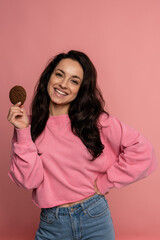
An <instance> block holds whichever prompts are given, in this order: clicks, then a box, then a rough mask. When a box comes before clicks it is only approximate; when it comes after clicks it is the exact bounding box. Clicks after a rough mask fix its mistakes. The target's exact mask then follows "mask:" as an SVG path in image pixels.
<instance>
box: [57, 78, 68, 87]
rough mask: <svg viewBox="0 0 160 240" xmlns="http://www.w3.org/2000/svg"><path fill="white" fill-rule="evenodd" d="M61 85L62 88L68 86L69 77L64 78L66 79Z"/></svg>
mask: <svg viewBox="0 0 160 240" xmlns="http://www.w3.org/2000/svg"><path fill="white" fill-rule="evenodd" d="M59 85H60V87H61V88H67V86H68V82H67V79H66V78H64V79H63V80H62V81H61V82H60V83H59Z"/></svg>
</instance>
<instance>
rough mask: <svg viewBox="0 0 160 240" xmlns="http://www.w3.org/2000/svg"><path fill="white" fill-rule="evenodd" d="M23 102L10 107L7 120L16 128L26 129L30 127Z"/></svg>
mask: <svg viewBox="0 0 160 240" xmlns="http://www.w3.org/2000/svg"><path fill="white" fill-rule="evenodd" d="M20 106H21V102H18V103H16V104H15V105H13V106H12V107H10V109H9V112H8V116H7V119H8V121H9V122H10V123H11V124H13V125H14V126H15V127H16V128H26V127H28V125H29V119H28V117H27V114H26V111H25V109H24V107H23V106H21V107H20Z"/></svg>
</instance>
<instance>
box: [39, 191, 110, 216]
mask: <svg viewBox="0 0 160 240" xmlns="http://www.w3.org/2000/svg"><path fill="white" fill-rule="evenodd" d="M101 198H105V197H104V195H99V194H97V193H95V195H94V196H93V197H91V198H89V199H87V200H86V201H83V202H81V203H77V204H75V205H72V206H70V207H58V206H55V207H52V208H42V211H44V212H46V211H47V212H50V213H53V214H55V215H56V217H57V218H58V215H69V214H72V213H74V214H76V213H78V212H80V211H82V210H83V211H84V212H85V209H86V208H88V207H89V206H91V205H92V204H94V203H95V202H97V201H98V200H99V199H101Z"/></svg>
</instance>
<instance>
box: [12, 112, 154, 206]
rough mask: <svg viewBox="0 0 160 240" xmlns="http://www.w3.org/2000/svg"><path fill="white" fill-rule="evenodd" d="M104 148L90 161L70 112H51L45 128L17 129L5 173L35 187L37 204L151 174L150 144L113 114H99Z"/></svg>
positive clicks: (56, 202)
mask: <svg viewBox="0 0 160 240" xmlns="http://www.w3.org/2000/svg"><path fill="white" fill-rule="evenodd" d="M100 123H101V124H102V125H103V126H104V127H103V128H102V130H101V131H100V135H101V141H102V143H103V144H104V146H105V149H104V151H103V153H102V154H101V155H100V156H99V157H98V158H97V159H96V160H94V161H89V160H88V159H91V155H90V153H89V152H88V150H87V149H86V147H85V145H84V144H83V143H82V142H81V140H80V139H79V138H78V137H77V136H75V135H74V134H73V133H72V131H71V125H70V119H69V116H68V115H60V116H50V117H49V119H48V121H47V123H46V127H45V129H44V131H43V132H42V134H41V135H40V136H39V137H38V138H37V139H36V141H35V143H34V142H33V141H32V139H31V134H30V125H29V127H27V128H24V129H16V128H15V131H14V136H13V155H12V159H11V165H10V170H9V173H8V174H9V176H10V178H11V179H12V181H13V182H15V183H16V184H17V185H18V186H21V187H24V188H26V189H33V191H32V200H33V202H34V203H35V204H36V205H37V206H38V207H40V208H47V207H54V206H57V205H61V204H66V203H71V202H75V201H79V200H81V199H83V198H86V197H89V196H90V195H92V194H94V193H95V190H94V182H95V179H97V186H98V189H99V191H100V192H101V193H102V194H105V193H106V192H107V191H109V190H110V189H111V188H114V187H116V188H121V187H123V186H125V185H127V184H130V183H132V182H135V181H137V180H140V179H142V178H144V177H147V176H148V175H150V174H151V173H152V172H153V171H154V169H155V168H156V165H157V164H156V157H155V152H154V149H153V147H152V145H151V144H150V143H149V142H148V141H147V140H146V139H145V138H144V137H143V136H142V135H141V134H140V133H139V132H138V131H136V130H134V129H133V128H131V127H129V126H127V125H126V124H124V123H122V122H120V121H119V120H118V119H117V118H115V117H112V116H110V117H108V116H107V115H106V114H102V115H101V117H100Z"/></svg>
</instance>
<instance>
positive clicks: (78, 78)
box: [56, 68, 82, 81]
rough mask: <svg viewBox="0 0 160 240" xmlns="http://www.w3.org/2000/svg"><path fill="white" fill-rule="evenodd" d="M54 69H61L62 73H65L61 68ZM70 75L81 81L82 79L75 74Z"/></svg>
mask: <svg viewBox="0 0 160 240" xmlns="http://www.w3.org/2000/svg"><path fill="white" fill-rule="evenodd" d="M56 70H59V71H61V72H62V73H63V74H65V72H64V71H63V70H62V69H59V68H57V69H56ZM72 77H74V78H78V79H79V80H81V81H82V79H81V78H80V77H78V76H77V75H72Z"/></svg>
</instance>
